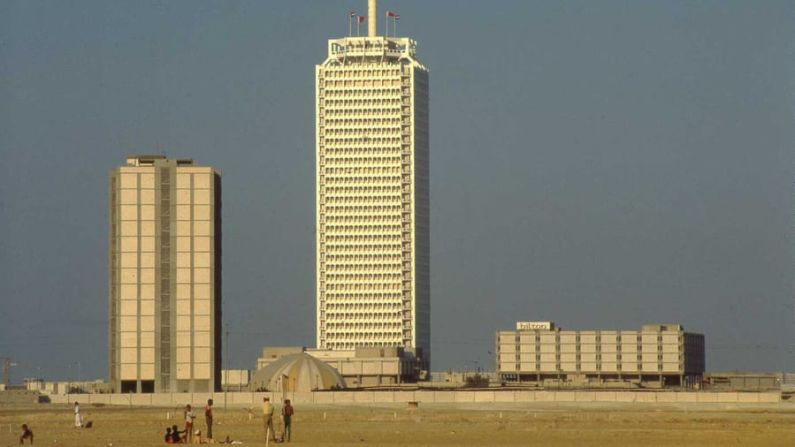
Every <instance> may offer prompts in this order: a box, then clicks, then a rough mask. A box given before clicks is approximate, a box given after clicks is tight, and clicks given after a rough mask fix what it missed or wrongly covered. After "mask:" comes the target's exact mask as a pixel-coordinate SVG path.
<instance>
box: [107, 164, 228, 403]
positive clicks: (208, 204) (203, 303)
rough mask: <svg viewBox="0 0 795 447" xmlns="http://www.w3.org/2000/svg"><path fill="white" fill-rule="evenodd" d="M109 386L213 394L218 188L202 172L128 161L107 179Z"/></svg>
mask: <svg viewBox="0 0 795 447" xmlns="http://www.w3.org/2000/svg"><path fill="white" fill-rule="evenodd" d="M109 208H110V213H109V215H110V234H109V264H110V266H109V267H110V268H109V285H110V287H109V301H110V306H109V312H110V318H109V320H110V325H109V338H110V343H109V353H108V356H109V362H108V363H109V369H110V374H109V382H110V386H111V389H112V390H113V391H114V392H133V393H135V392H138V393H152V392H173V391H193V392H198V391H205V392H209V391H214V390H215V389H216V388H217V387H219V386H220V383H221V380H220V373H221V369H220V367H221V339H220V336H221V331H220V324H221V182H220V176H219V174H218V173H217V172H216V171H215V170H214V169H213V168H210V167H201V166H196V165H194V164H193V161H192V160H168V159H166V158H165V157H164V156H157V155H156V156H130V157H128V159H127V163H126V164H125V165H124V166H121V167H119V168H117V169H115V170H113V171H112V172H111V173H110V203H109Z"/></svg>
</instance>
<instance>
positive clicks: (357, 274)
mask: <svg viewBox="0 0 795 447" xmlns="http://www.w3.org/2000/svg"><path fill="white" fill-rule="evenodd" d="M385 17H386V19H387V23H389V21H392V23H393V25H392V28H393V29H394V28H395V22H396V20H397V15H396V14H395V13H392V12H389V11H387V13H386V14H385ZM377 20H378V15H377V11H376V4H375V0H370V1H369V11H368V17H367V21H368V35H367V37H358V36H356V37H352V36H349V37H347V38H342V39H332V40H329V42H328V57H327V58H326V60H325V61H323V63H322V64H320V65H318V66H317V67H316V69H315V73H316V103H317V111H316V113H317V121H316V132H317V134H316V144H317V154H316V155H317V157H316V170H317V171H316V178H317V191H316V200H317V203H316V207H317V213H316V219H317V222H316V238H317V247H316V249H317V258H316V263H317V347H318V348H320V349H330V350H350V349H354V348H356V347H361V346H372V347H378V346H399V347H403V348H405V349H406V350H407V351H411V352H414V353H415V354H416V355H417V356H418V357H419V358H420V361H421V363H422V364H423V366H424V368H428V367H429V364H430V253H429V249H430V241H429V231H430V228H429V227H430V225H429V224H430V219H429V209H428V208H429V206H428V195H429V192H428V70H427V69H426V68H425V67H424V66H423V65H422V64H421V63H420V62H419V61H418V60H417V58H416V42H415V41H414V40H412V39H409V38H405V37H401V38H398V37H390V36H388V35H387V36H377V35H376V34H377V33H376V22H377ZM356 21H357V22H359V21H360V19H359V18H358V17H356ZM387 34H388V33H387Z"/></svg>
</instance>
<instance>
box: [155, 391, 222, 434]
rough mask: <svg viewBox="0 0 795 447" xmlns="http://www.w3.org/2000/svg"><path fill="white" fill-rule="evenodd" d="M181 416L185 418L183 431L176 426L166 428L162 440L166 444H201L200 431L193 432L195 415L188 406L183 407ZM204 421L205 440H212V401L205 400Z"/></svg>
mask: <svg viewBox="0 0 795 447" xmlns="http://www.w3.org/2000/svg"><path fill="white" fill-rule="evenodd" d="M183 416H184V418H185V429H184V430H180V429H179V427H177V426H176V425H172V426H171V427H166V435H165V437H164V439H163V440H164V441H165V442H166V444H190V443H193V444H196V443H198V444H203V443H204V442H205V441H204V440H203V439H202V434H201V430H197V431H195V432H194V431H193V421H194V420H195V419H196V414H195V413H193V408H192V407H191V406H190V404H188V405H185V410H184V411H183ZM204 421H205V422H206V423H207V439H213V400H212V399H207V405H206V406H205V407H204Z"/></svg>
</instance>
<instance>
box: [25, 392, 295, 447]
mask: <svg viewBox="0 0 795 447" xmlns="http://www.w3.org/2000/svg"><path fill="white" fill-rule="evenodd" d="M275 413H276V408H275V407H274V405H273V404H272V403H271V402H270V398H268V397H264V398H263V399H262V416H263V418H264V422H265V440H266V442H267V441H269V440H272V441H273V442H290V438H291V437H292V433H293V424H292V420H293V414H295V410H294V409H293V405H292V403H291V402H290V399H285V400H284V406H283V407H282V409H281V417H282V426H283V427H282V428H283V430H282V435H281V436H279V437H277V436H276V430H275V428H274V425H273V417H274V414H275ZM74 414H75V422H74V426H75V427H76V428H84V427H86V424H84V423H83V416H82V415H81V414H80V405H79V404H78V403H77V402H75V406H74ZM183 416H184V419H185V429H184V430H180V429H179V427H178V426H177V425H172V426H171V427H167V428H166V434H165V436H164V439H163V440H164V441H165V442H166V444H191V443H193V444H196V443H198V444H204V443H205V442H207V441H205V440H203V439H202V435H201V431H200V430H197V431H195V432H194V430H193V423H194V420H195V419H196V414H195V413H194V412H193V408H192V407H191V406H190V404H188V405H185V410H184V412H183ZM204 420H205V422H206V424H207V438H206V439H207V440H211V439H213V400H212V399H208V400H207V405H206V406H205V407H204ZM26 440H27V441H30V444H33V430H31V429H30V427H28V425H27V424H22V435H21V436H20V437H19V444H20V445H21V444H24V443H25V441H26ZM233 443H237V442H235V441H231V440H230V439H229V437H227V439H226V442H222V444H233Z"/></svg>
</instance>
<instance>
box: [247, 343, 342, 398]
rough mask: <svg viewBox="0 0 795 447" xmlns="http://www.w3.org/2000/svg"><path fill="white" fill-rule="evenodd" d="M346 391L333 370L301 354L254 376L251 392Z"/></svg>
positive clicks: (265, 368) (292, 355)
mask: <svg viewBox="0 0 795 447" xmlns="http://www.w3.org/2000/svg"><path fill="white" fill-rule="evenodd" d="M343 388H345V380H344V379H343V378H342V376H341V375H340V373H339V372H338V371H337V370H336V369H334V368H333V367H332V366H330V365H328V364H326V363H324V362H323V361H322V360H318V359H316V358H314V357H312V356H311V355H309V354H307V353H305V352H302V353H298V354H290V355H286V356H284V357H282V358H280V359H278V360H276V361H275V362H273V363H271V364H270V365H268V366H266V367H264V368H262V369H260V370H258V371H257V372H255V373H254V378H253V379H252V380H251V389H252V390H254V391H257V390H267V391H274V392H284V391H293V392H299V393H300V392H307V391H316V390H336V389H343Z"/></svg>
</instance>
